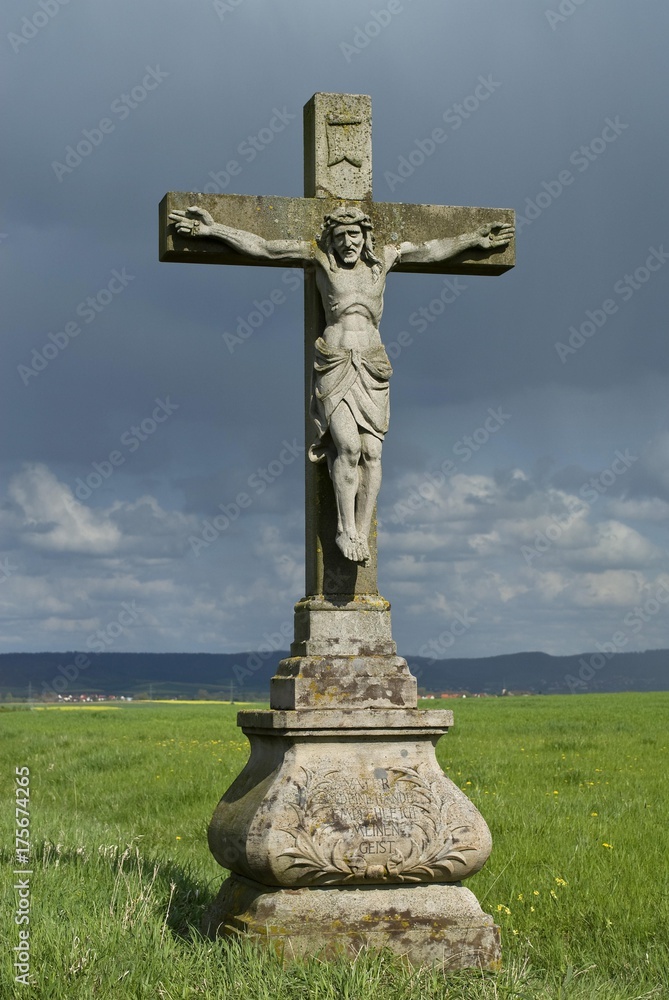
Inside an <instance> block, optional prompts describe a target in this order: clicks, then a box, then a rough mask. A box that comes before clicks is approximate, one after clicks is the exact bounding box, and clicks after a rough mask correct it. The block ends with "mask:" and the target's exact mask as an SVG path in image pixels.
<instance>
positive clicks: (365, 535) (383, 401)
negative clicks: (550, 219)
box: [161, 94, 514, 596]
mask: <svg viewBox="0 0 669 1000" xmlns="http://www.w3.org/2000/svg"><path fill="white" fill-rule="evenodd" d="M512 221H513V213H512V212H510V211H509V210H488V209H478V208H471V209H466V208H453V207H438V206H429V205H403V204H400V205H397V204H389V203H374V202H373V201H372V200H371V100H370V98H369V97H366V96H360V95H351V94H316V95H315V96H314V97H313V98H312V100H311V101H310V102H309V104H307V106H306V107H305V198H304V199H294V198H264V197H259V198H258V197H253V196H240V195H206V194H193V193H189V194H168V195H167V196H166V197H165V199H164V200H163V202H162V204H161V260H171V261H174V260H176V261H182V262H185V261H188V262H195V263H226V264H242V263H243V264H264V265H269V266H283V267H285V266H293V267H304V268H306V269H307V272H308V274H307V282H306V327H305V333H306V339H305V344H306V375H307V386H306V389H307V407H306V409H307V445H308V456H309V459H310V462H311V463H313V464H314V465H316V464H318V463H323V465H324V466H325V467H326V468H327V471H328V473H329V477H328V478H329V479H331V483H332V487H333V488H332V487H329V486H328V484H327V482H326V481H324V479H323V476H322V474H321V475H320V476H319V470H317V469H316V468H313V469H310V468H309V465H308V467H307V593H309V594H314V593H316V594H318V593H324V594H326V595H327V594H330V595H331V596H336V595H337V594H348V595H351V594H359V593H361V594H375V593H377V590H376V579H375V578H376V552H375V549H376V545H375V541H376V539H375V530H374V512H375V505H376V499H377V495H378V492H379V487H380V484H381V446H382V442H383V438H384V436H385V433H386V431H387V430H388V419H389V396H388V380H389V377H390V375H391V373H392V369H391V367H390V363H389V361H388V357H387V355H386V352H385V349H384V347H383V344H382V342H381V337H380V334H379V321H380V319H381V313H382V310H383V293H384V289H385V283H386V277H387V275H388V273H389V272H390V271H391V270H395V271H420V272H432V273H442V274H443V273H451V274H500V273H502V272H503V271H505V270H507V269H508V268H509V267H511V266H513V263H514V261H513V255H512V252H511V250H510V248H509V244H510V242H511V240H512V236H513V225H512ZM333 543H334V545H336V547H337V549H338V551H335V550H334V545H333Z"/></svg>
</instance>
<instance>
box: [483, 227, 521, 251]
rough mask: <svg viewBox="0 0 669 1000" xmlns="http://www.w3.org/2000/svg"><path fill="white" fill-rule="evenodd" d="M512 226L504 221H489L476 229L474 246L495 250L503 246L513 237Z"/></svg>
mask: <svg viewBox="0 0 669 1000" xmlns="http://www.w3.org/2000/svg"><path fill="white" fill-rule="evenodd" d="M513 234H514V228H513V226H509V225H507V224H506V223H505V222H491V223H489V224H486V225H485V226H481V227H480V228H479V229H477V231H476V233H475V235H474V239H475V241H476V242H475V243H474V246H475V247H480V248H481V249H482V250H495V249H497V247H505V246H506V245H507V243H510V242H511V240H512V239H513Z"/></svg>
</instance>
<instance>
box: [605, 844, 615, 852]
mask: <svg viewBox="0 0 669 1000" xmlns="http://www.w3.org/2000/svg"><path fill="white" fill-rule="evenodd" d="M602 847H608V849H609V850H610V851H612V850H613V844H602Z"/></svg>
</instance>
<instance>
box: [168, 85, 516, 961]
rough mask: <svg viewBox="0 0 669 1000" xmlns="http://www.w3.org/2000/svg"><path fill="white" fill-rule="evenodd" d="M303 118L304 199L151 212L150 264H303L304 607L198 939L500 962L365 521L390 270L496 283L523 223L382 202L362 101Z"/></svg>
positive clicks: (238, 788) (231, 803) (183, 197)
mask: <svg viewBox="0 0 669 1000" xmlns="http://www.w3.org/2000/svg"><path fill="white" fill-rule="evenodd" d="M304 124H305V150H304V154H305V155H304V159H305V197H304V198H280V197H276V198H275V197H253V196H250V195H249V196H244V195H207V194H198V193H193V192H188V193H180V194H168V195H166V196H165V198H164V199H163V201H162V203H161V225H160V240H161V250H160V255H161V260H168V261H181V262H194V263H211V264H251V265H257V264H265V265H268V266H270V267H271V266H274V267H285V266H292V267H304V268H305V269H306V280H305V358H306V363H305V376H306V377H305V383H306V402H307V405H306V443H307V449H308V451H309V452H310V457H311V459H312V460H311V461H308V462H307V491H306V493H307V500H306V503H307V545H306V595H307V596H306V597H305V598H304V599H303V600H301V601H300V602H298V604H297V605H296V608H295V641H294V642H293V644H292V646H291V655H290V656H289V657H287V658H286V659H284V660H282V661H281V663H280V664H279V667H278V670H277V674H276V676H275V677H273V678H272V682H271V689H270V706H271V707H270V709H269V710H262V711H248V710H245V711H241V712H240V713H239V715H238V724H239V726H240V727H241V729H242V731H243V732H244V733H245V734H246V735H247V736H248V738H249V741H250V742H251V756H250V758H249V761H248V762H247V764H246V766H245V768H244V770H243V771H242V773H241V774H240V775H239V777H238V778H237V779H236V781H235V782H234V784H233V785H232V786H231V788H230V789H228V791H227V792H226V793H225V794H224V796H223V797H222V799H221V801H220V802H219V804H218V806H217V808H216V811H215V812H214V816H213V818H212V821H211V824H210V826H209V846H210V848H211V851H212V853H213V855H214V857H215V858H216V859H217V861H219V863H220V864H221V865H222V866H223V867H225V868H227V869H229V870H230V872H231V875H230V877H229V878H228V879H227V880H226V881H225V882H224V884H223V886H222V887H221V890H220V892H219V894H218V897H217V899H216V901H215V902H214V903H213V904H212V906H211V907H210V908H209V909H208V910H207V912H206V914H205V916H204V921H203V930H204V932H205V933H207V934H210V935H212V936H216V935H237V934H239V933H240V932H242V933H247V934H249V935H251V936H253V937H254V938H256V939H259V940H262V941H266V942H267V943H268V944H271V945H272V946H273V947H278V948H279V950H280V951H281V952H282V953H283V954H284V955H285V956H287V957H290V956H291V955H309V954H314V953H318V954H320V955H325V956H328V955H330V954H335V953H337V952H340V951H342V950H343V951H345V952H347V953H349V954H355V953H357V951H358V950H359V949H360V947H361V946H363V945H369V946H370V947H375V948H376V947H378V948H384V947H390V948H391V949H393V950H394V951H395V952H396V953H397V954H399V955H402V956H404V957H407V958H408V959H409V960H410V961H412V962H414V963H415V964H417V965H425V964H434V965H439V966H441V967H443V968H445V969H457V968H465V967H470V966H482V967H485V968H497V967H498V966H499V961H500V937H499V928H498V927H496V926H495V925H494V921H493V919H492V917H491V916H490V915H488V914H485V913H483V911H482V910H481V908H480V906H479V904H478V902H477V901H476V898H475V897H474V895H473V893H471V892H470V890H469V889H467V888H465V887H464V886H462V885H461V880H462V879H464V878H467V877H468V876H469V875H471V874H473V873H474V872H476V871H478V870H479V869H480V868H481V867H482V865H483V864H485V861H486V859H487V858H488V855H489V854H490V850H491V846H492V841H491V837H490V832H489V830H488V828H487V825H486V823H485V820H484V819H483V817H482V816H481V815H480V813H479V812H478V811H477V810H476V808H475V807H474V805H473V803H471V802H470V801H469V799H468V798H467V797H466V795H465V794H464V793H463V791H462V790H461V789H460V788H458V787H457V785H455V784H454V783H453V782H452V781H451V780H450V779H449V778H448V777H447V776H446V775H445V774H444V773H443V772H442V770H441V768H440V767H439V765H438V763H437V760H436V757H435V746H436V742H437V740H438V739H439V738H440V736H442V735H443V734H444V733H446V732H447V730H448V728H449V726H450V725H451V723H452V713H451V712H447V711H443V710H438V711H430V710H427V711H426V710H422V709H419V708H418V705H417V684H416V679H415V678H414V677H413V676H412V675H411V673H410V671H409V668H408V665H407V663H406V660H404V659H402V658H401V657H399V656H397V655H396V648H395V643H394V642H393V641H392V635H391V627H390V605H389V604H388V602H387V601H385V600H384V599H383V598H382V597H381V596H380V595H379V593H378V589H377V582H376V533H375V527H374V513H373V510H374V503H375V500H376V495H377V492H378V485H379V482H380V451H381V444H382V441H383V437H384V434H385V432H386V430H387V426H388V378H389V376H390V365H389V363H388V359H387V356H386V354H385V350H384V349H383V346H382V344H381V340H380V336H379V330H378V321H379V319H380V316H381V311H382V307H383V289H384V286H385V279H386V276H387V274H388V272H389V271H390V270H396V271H428V272H431V273H436V274H446V273H448V274H501V273H502V272H503V271H506V270H507V269H508V268H510V267H512V266H513V263H514V258H513V252H512V249H511V242H510V241H511V236H512V232H513V212H512V211H511V210H508V209H494V210H493V209H483V208H453V207H448V206H434V205H402V204H389V203H383V202H374V201H373V200H372V190H371V189H372V161H371V155H372V154H371V102H370V99H369V97H364V96H359V95H351V94H316V95H315V96H314V97H313V98H312V99H311V101H310V102H309V103H308V104H307V105H306V107H305V117H304ZM321 458H323V459H324V461H323V462H320V461H319V459H321Z"/></svg>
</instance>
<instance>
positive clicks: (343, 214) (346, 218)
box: [323, 205, 373, 230]
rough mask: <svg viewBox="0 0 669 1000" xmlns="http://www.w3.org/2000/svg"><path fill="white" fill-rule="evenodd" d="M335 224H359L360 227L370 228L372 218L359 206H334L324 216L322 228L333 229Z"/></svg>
mask: <svg viewBox="0 0 669 1000" xmlns="http://www.w3.org/2000/svg"><path fill="white" fill-rule="evenodd" d="M335 226H360V228H361V229H372V228H373V227H372V220H371V219H370V217H369V216H368V215H365V213H364V212H362V211H361V210H360V209H359V208H347V207H346V206H345V205H344V206H342V207H341V208H335V210H334V212H330V214H329V215H326V216H325V220H324V223H323V228H324V229H325V230H328V229H334V228H335Z"/></svg>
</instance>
